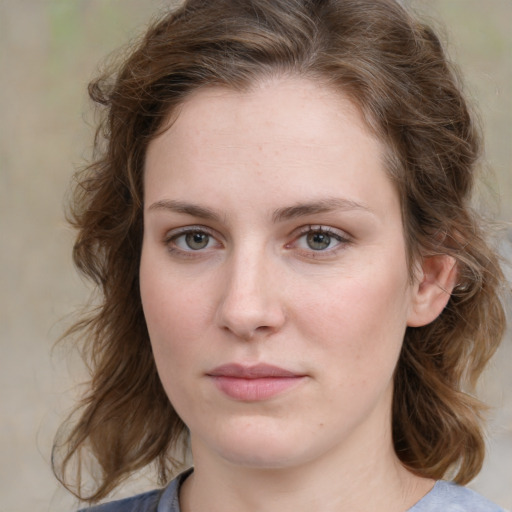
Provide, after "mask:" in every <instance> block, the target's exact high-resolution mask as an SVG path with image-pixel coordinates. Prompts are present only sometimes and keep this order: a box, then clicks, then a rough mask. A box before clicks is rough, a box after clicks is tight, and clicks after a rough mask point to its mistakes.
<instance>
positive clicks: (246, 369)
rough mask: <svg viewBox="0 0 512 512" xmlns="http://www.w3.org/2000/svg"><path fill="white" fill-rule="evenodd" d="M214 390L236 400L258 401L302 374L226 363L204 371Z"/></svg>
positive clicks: (289, 385)
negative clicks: (214, 387)
mask: <svg viewBox="0 0 512 512" xmlns="http://www.w3.org/2000/svg"><path fill="white" fill-rule="evenodd" d="M207 376H208V377H210V378H211V379H212V380H213V382H214V384H215V385H216V387H217V389H219V390H220V391H221V392H222V393H223V394H225V395H227V396H228V397H230V398H232V399H234V400H239V401H248V402H255V401H262V400H267V399H270V398H272V397H274V396H276V395H279V394H281V393H284V392H285V391H287V390H289V389H290V388H292V387H294V386H296V385H297V384H299V383H300V382H302V381H303V379H304V378H305V377H306V376H305V375H304V374H298V373H295V372H293V371H290V370H285V369H284V368H280V367H278V366H272V365H267V364H258V365H254V366H245V365H241V364H226V365H222V366H219V367H217V368H215V369H214V370H212V371H210V372H208V373H207Z"/></svg>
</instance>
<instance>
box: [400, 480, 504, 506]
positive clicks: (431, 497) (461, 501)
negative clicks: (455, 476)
mask: <svg viewBox="0 0 512 512" xmlns="http://www.w3.org/2000/svg"><path fill="white" fill-rule="evenodd" d="M409 512H505V511H504V510H503V509H502V508H501V507H499V506H498V505H496V504H494V503H492V502H491V501H489V500H488V499H486V498H484V497H483V496H482V495H480V494H478V493H477V492H475V491H472V490H471V489H468V488H467V487H462V486H460V485H457V484H454V483H452V482H445V481H443V480H440V481H438V482H436V484H435V485H434V488H433V489H432V490H431V491H430V492H429V493H428V494H427V495H426V496H425V497H424V498H423V499H421V500H420V501H419V502H418V503H416V505H414V507H412V508H411V509H409Z"/></svg>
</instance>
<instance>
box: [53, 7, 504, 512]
mask: <svg viewBox="0 0 512 512" xmlns="http://www.w3.org/2000/svg"><path fill="white" fill-rule="evenodd" d="M460 89H461V87H460V85H459V82H458V79H457V77H456V75H455V73H454V72H453V70H452V68H451V67H450V65H449V63H448V62H447V60H446V58H445V56H444V54H443V50H442V48H441V45H440V43H439V41H438V39H437V37H436V36H435V34H434V33H433V32H432V30H431V29H430V28H428V27H427V26H425V25H423V24H421V23H420V22H419V21H418V20H416V19H414V18H413V17H412V16H411V15H410V14H409V13H408V12H406V11H405V10H404V9H403V8H402V7H401V6H400V5H399V4H398V3H396V2H394V1H392V0H377V1H376V0H325V1H320V0H318V1H313V0H278V1H276V0H272V1H270V0H209V1H208V2H204V1H200V0H190V1H188V2H185V4H184V5H182V6H181V7H179V8H178V9H177V10H175V11H174V12H171V13H169V14H167V15H166V16H164V17H163V18H162V19H161V20H159V21H158V22H156V23H155V24H154V25H153V26H152V27H151V28H150V29H149V30H148V31H147V33H146V34H145V36H144V39H143V40H142V41H141V42H140V44H139V45H138V46H137V47H136V48H134V49H133V51H132V52H131V53H130V54H129V55H128V56H127V57H126V58H125V59H124V61H123V62H122V63H121V64H120V66H119V69H118V70H117V72H113V73H112V74H111V75H110V76H105V77H103V78H101V79H99V80H97V81H96V82H94V83H93V84H92V85H91V87H90V93H91V96H92V98H93V99H94V100H95V101H96V102H97V103H99V104H101V105H103V106H104V107H105V117H104V121H103V123H102V125H101V127H100V130H99V132H98V137H97V141H96V147H97V158H96V160H95V162H94V163H93V164H91V166H90V167H89V168H88V169H87V170H86V171H85V172H84V174H83V175H81V176H80V177H79V185H78V187H77V188H76V195H75V203H74V212H73V215H74V216H73V222H74V224H75V226H76V227H77V228H78V237H77V241H76V244H75V250H74V251H75V252H74V257H75V262H76V264H77V265H78V268H79V269H80V270H81V271H82V272H84V273H85V274H86V275H87V276H88V277H90V278H91V279H92V280H93V281H94V282H95V283H96V284H97V285H98V287H99V289H100V290H101V294H102V301H101V304H100V305H99V307H97V308H96V309H94V311H93V313H92V314H91V315H90V316H89V317H87V318H84V319H83V320H82V321H81V322H80V323H79V324H77V325H76V326H75V327H74V329H73V330H72V332H73V333H77V332H82V331H85V332H86V333H87V336H86V337H85V339H86V340H87V341H86V343H87V344H86V346H85V350H86V354H87V356H88V357H89V363H90V367H91V370H92V379H91V387H90V391H89V393H88V395H87V396H86V397H85V398H84V400H83V403H82V404H81V406H80V408H79V409H78V414H79V418H78V421H77V422H76V423H75V424H74V426H73V427H72V429H71V430H69V431H66V432H65V433H61V438H60V440H59V443H58V444H56V453H55V455H56V456H58V455H59V454H60V453H61V451H62V456H61V457H62V458H61V459H60V462H59V465H58V466H57V467H58V470H59V471H60V472H59V475H61V478H62V479H63V480H64V481H66V468H67V467H69V463H70V461H71V460H72V459H73V458H74V457H75V456H77V457H78V458H79V462H80V464H82V463H85V462H87V460H86V454H92V456H93V457H94V460H96V461H97V463H98V470H99V479H98V486H97V488H96V489H95V490H94V491H93V492H92V493H90V494H86V493H85V491H83V490H82V488H81V487H80V482H78V484H79V487H78V490H77V494H78V495H79V496H80V497H82V498H83V499H85V500H87V501H90V502H91V503H93V502H96V501H98V500H100V499H102V498H104V497H105V496H106V495H107V494H108V493H109V492H110V491H111V490H112V489H113V488H114V487H115V486H117V485H118V484H119V483H120V481H121V480H122V479H123V478H125V477H126V476H127V475H129V474H131V473H132V472H134V471H136V470H138V469H141V468H143V467H145V466H146V465H148V464H150V463H156V464H157V466H158V469H159V473H160V479H161V483H162V484H163V483H165V482H167V481H168V477H169V474H170V471H171V470H172V469H173V467H177V464H178V455H179V448H180V447H182V448H183V447H186V446H188V445H189V446H190V449H191V453H192V458H193V470H188V471H186V472H185V473H182V474H181V475H180V476H178V477H177V478H176V479H174V480H172V481H171V483H170V484H168V485H167V486H166V487H165V488H164V489H163V490H159V491H154V492H151V493H147V494H143V495H139V496H137V497H134V498H131V499H128V500H124V501H120V502H114V503H111V504H109V505H105V506H104V508H103V507H101V506H100V507H99V509H98V510H105V511H130V510H138V511H140V510H144V511H145V510H158V511H160V512H163V511H165V512H170V511H172V512H178V511H180V510H181V511H183V512H189V511H190V512H199V511H205V510H208V511H209V512H216V511H217V510H223V511H225V510H228V511H230V510H236V511H257V510H265V511H273V510H279V511H286V510H294V511H301V510H322V511H331V510H332V511H342V510H347V511H373V510H382V511H396V512H398V511H406V510H411V511H414V512H420V511H438V510H439V511H443V512H444V511H450V510H457V511H459V510H468V511H471V512H476V511H498V510H500V509H499V507H497V506H495V505H493V504H492V503H490V502H488V501H487V500H485V499H484V498H483V497H481V496H479V495H477V494H476V493H473V492H472V491H469V490H467V489H465V488H464V487H462V486H459V485H456V484H454V483H448V482H447V481H443V480H442V479H443V478H447V479H451V480H453V481H454V482H456V483H457V484H465V483H466V482H468V481H469V480H471V479H472V478H473V477H474V476H475V475H476V474H477V473H478V471H479V469H480V468H481V465H482V461H483V457H484V442H483V434H482V416H481V413H482V409H483V406H482V405H481V404H480V402H478V401H477V400H476V399H475V398H474V397H473V396H472V395H470V394H468V391H471V389H472V388H473V387H474V385H475V383H476V380H477V378H478V376H479V375H480V373H481V371H482V369H483V368H484V366H485V364H486V363H487V361H488V360H489V358H490V357H491V356H492V354H493V353H494V351H495V349H496V347H497V345H498V343H499V340H500V338H501V336H502V333H503V328H504V315H503V307H502V303H501V300H500V297H499V294H498V292H499V289H500V286H501V284H502V282H503V275H502V273H501V270H500V267H499V263H498V259H497V257H496V255H495V254H494V253H493V251H492V250H491V249H490V248H489V247H488V245H487V244H486V242H485V240H484V237H483V233H482V227H481V225H480V223H479V220H478V218H477V217H476V215H475V214H474V212H473V211H472V210H471V208H470V198H471V192H472V188H473V182H474V174H475V167H476V165H477V162H478V158H479V155H480V139H479V135H478V133H477V131H476V129H475V127H474V125H473V123H472V119H471V116H470V114H469V112H468V108H467V106H466V103H465V101H464V98H463V97H462V94H461V90H460ZM172 457H175V458H172ZM79 467H80V466H79ZM78 474H80V473H78Z"/></svg>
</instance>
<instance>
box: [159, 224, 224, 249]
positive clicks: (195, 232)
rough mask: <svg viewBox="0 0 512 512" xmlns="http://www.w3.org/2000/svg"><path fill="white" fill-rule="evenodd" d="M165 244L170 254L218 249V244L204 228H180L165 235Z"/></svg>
mask: <svg viewBox="0 0 512 512" xmlns="http://www.w3.org/2000/svg"><path fill="white" fill-rule="evenodd" d="M165 244H166V245H167V247H168V248H169V250H170V251H171V252H174V251H181V252H196V251H202V250H204V249H211V248H214V247H219V246H220V244H219V242H218V241H217V240H216V239H215V237H214V236H212V235H211V234H210V233H209V232H207V231H206V230H205V229H204V228H196V227H190V228H182V229H180V230H176V231H172V232H170V233H168V234H167V236H166V239H165Z"/></svg>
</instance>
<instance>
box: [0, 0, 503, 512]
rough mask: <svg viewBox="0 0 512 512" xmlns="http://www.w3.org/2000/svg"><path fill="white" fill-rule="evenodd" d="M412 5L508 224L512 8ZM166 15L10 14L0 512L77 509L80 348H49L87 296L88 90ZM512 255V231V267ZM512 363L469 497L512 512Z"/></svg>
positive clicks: (2, 106)
mask: <svg viewBox="0 0 512 512" xmlns="http://www.w3.org/2000/svg"><path fill="white" fill-rule="evenodd" d="M414 2H415V5H417V7H418V8H419V9H420V10H422V11H423V12H425V13H426V14H428V15H429V16H432V17H434V18H435V19H439V20H441V24H442V25H443V24H444V26H446V28H447V30H446V32H447V34H448V41H449V49H450V52H451V54H452V56H454V57H455V58H456V59H457V61H458V62H459V64H460V66H461V67H462V69H463V71H464V72H465V74H466V77H467V83H468V89H469V92H470V95H471V96H472V97H473V98H475V99H476V101H478V103H479V105H480V112H481V117H482V119H483V121H484V123H485V126H486V133H487V147H488V155H487V156H488V160H489V162H490V164H491V165H492V167H493V168H494V170H495V172H496V177H495V179H494V181H492V180H487V181H489V183H490V185H491V188H492V189H493V190H494V191H495V192H496V194H497V195H499V196H501V202H502V206H501V211H499V212H498V215H499V217H500V218H501V219H503V220H510V219H512V201H511V198H512V30H511V26H512V0H485V1H483V0H414ZM166 3H168V2H165V1H163V0H0V229H1V231H0V233H1V240H2V251H1V254H0V283H1V285H0V290H1V295H0V315H1V320H0V322H1V323H0V325H1V334H0V344H1V345H0V347H1V359H0V364H1V367H0V406H1V409H0V512H18V511H20V512H21V511H29V510H38V511H54V512H60V511H62V512H63V511H71V510H73V509H75V508H76V502H75V500H74V499H73V498H71V497H70V496H68V495H67V493H66V492H65V491H63V490H62V489H60V488H59V487H58V485H57V484H56V482H55V480H54V478H53V476H52V473H51V470H50V465H49V459H50V449H51V443H52V438H53V435H54V432H55V430H56V428H57V426H58V424H59V422H60V421H61V420H62V419H63V417H64V415H65V413H66V411H67V410H68V409H69V407H70V405H71V403H72V399H73V396H74V394H75V392H76V387H77V384H78V383H79V382H80V378H81V377H80V376H81V373H82V371H81V367H80V364H79V362H78V360H77V357H76V355H74V354H73V352H72V351H71V350H70V349H69V348H66V347H65V346H64V345H63V346H59V347H58V348H57V349H55V350H54V351H53V353H52V352H51V350H52V345H53V343H54V341H55V340H56V339H57V338H58V336H59V335H60V334H61V333H62V331H63V329H64V328H65V327H66V325H69V323H70V318H69V315H70V314H71V313H72V312H73V311H74V310H75V309H76V307H77V306H79V305H80V304H81V303H83V302H84V300H85V298H86V296H87V293H86V288H85V286H84V284H83V283H82V282H81V280H80V279H79V278H78V276H76V274H75V272H74V270H73V268H72V264H71V261H70V260H71V256H70V250H71V244H72V233H71V232H70V231H69V229H68V228H67V227H66V224H65V221H64V218H63V209H64V204H65V196H66V193H67V190H68V186H69V182H70V178H71V175H72V173H73V170H74V169H75V168H76V167H77V166H79V165H80V164H81V163H82V162H83V159H84V158H85V157H87V156H88V155H89V150H90V146H91V135H92V119H93V117H92V115H91V113H90V108H89V107H90V106H89V104H88V100H87V97H86V84H87V82H88V81H89V80H90V79H91V78H92V77H93V76H94V74H95V69H96V66H97V64H98V62H99V61H100V60H101V59H102V58H103V57H105V56H106V55H107V54H108V53H109V52H110V51H111V50H113V49H114V48H116V47H117V46H119V45H120V44H122V43H124V42H125V41H127V40H128V39H129V38H132V37H134V36H135V35H136V34H137V33H139V31H140V30H142V29H143V28H144V25H145V23H146V22H147V20H148V19H149V18H150V17H151V16H152V15H153V14H154V13H156V12H157V11H158V10H159V9H162V8H164V7H165V5H166ZM491 198H492V195H491ZM507 238H508V241H507ZM511 242H512V236H511V231H510V229H509V230H508V235H507V236H506V237H505V241H504V242H503V248H504V249H503V250H504V252H506V253H508V254H509V255H510V253H511V249H510V248H511ZM511 363H512V343H511V342H510V337H508V338H507V340H506V342H505V343H504V345H503V347H502V349H501V350H500V352H499V354H498V356H497V357H496V358H495V360H494V363H493V366H492V368H491V369H490V370H489V372H488V373H487V375H486V377H485V382H484V385H483V387H482V395H483V397H485V398H486V399H487V400H488V401H489V402H490V403H491V404H492V405H494V406H495V407H496V409H495V410H494V411H493V412H492V415H491V418H492V421H491V424H490V428H489V457H488V460H487V463H486V466H485V468H484V471H483V472H482V474H481V476H479V477H478V478H477V480H475V482H473V484H472V486H473V487H474V488H475V489H477V490H479V491H480V492H482V493H484V494H486V495H487V496H488V497H489V498H491V499H493V500H495V501H496V502H498V503H499V504H501V505H502V506H505V507H507V508H509V509H511V510H512V365H511ZM147 485H149V484H148V483H147V482H143V483H142V484H137V486H136V487H137V489H139V488H143V487H144V486H147ZM133 488H134V487H133V486H132V487H131V489H133ZM131 489H130V490H126V492H131ZM121 492H122V491H121Z"/></svg>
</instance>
